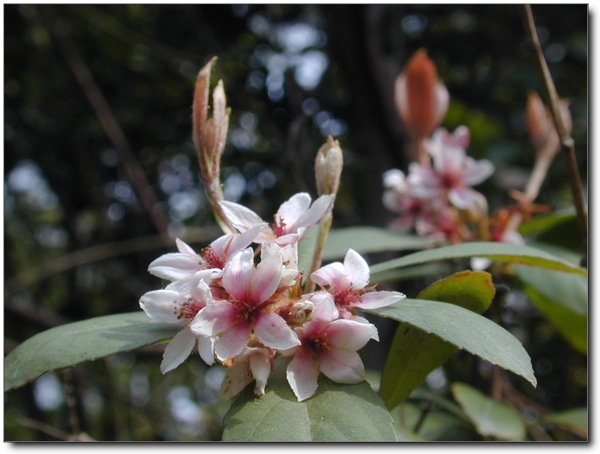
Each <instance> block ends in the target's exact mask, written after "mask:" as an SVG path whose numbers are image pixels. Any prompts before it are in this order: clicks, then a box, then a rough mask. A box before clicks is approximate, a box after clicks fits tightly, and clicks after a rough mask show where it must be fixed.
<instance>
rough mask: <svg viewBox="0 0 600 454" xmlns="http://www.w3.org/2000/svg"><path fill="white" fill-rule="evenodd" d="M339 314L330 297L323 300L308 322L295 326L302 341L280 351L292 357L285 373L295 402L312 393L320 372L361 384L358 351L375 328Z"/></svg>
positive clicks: (332, 377)
mask: <svg viewBox="0 0 600 454" xmlns="http://www.w3.org/2000/svg"><path fill="white" fill-rule="evenodd" d="M338 317H339V312H338V310H337V309H336V307H335V304H334V302H333V301H332V300H331V298H326V299H324V300H323V301H322V302H321V303H320V304H318V305H317V306H316V307H315V309H314V310H313V312H312V315H311V319H310V321H308V322H307V323H305V324H304V325H303V326H301V327H299V328H296V332H297V333H298V336H299V338H300V341H301V342H302V344H301V345H300V346H298V347H294V348H292V349H290V350H287V351H285V352H283V354H284V355H286V356H293V359H292V360H291V361H290V363H289V364H288V367H287V370H286V375H287V380H288V382H289V384H290V386H291V388H292V390H293V391H294V394H295V395H296V397H297V398H298V401H303V400H306V399H308V398H309V397H311V396H312V395H313V394H314V393H315V391H316V390H317V387H318V384H317V379H318V376H319V372H322V373H323V374H324V375H325V376H326V377H328V378H330V379H331V380H333V381H335V382H337V383H347V384H348V383H360V382H361V381H363V380H364V378H365V368H364V365H363V363H362V361H361V359H360V356H359V355H358V353H357V350H359V349H360V348H362V347H363V346H364V345H365V344H366V343H367V342H368V341H369V340H370V339H371V338H372V337H373V336H374V335H375V336H376V332H377V329H376V328H375V326H373V325H371V324H369V323H365V322H363V321H358V320H347V319H340V318H338Z"/></svg>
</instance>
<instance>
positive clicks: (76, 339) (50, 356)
mask: <svg viewBox="0 0 600 454" xmlns="http://www.w3.org/2000/svg"><path fill="white" fill-rule="evenodd" d="M178 329H179V328H178V327H177V326H175V325H172V324H167V323H152V322H150V319H149V318H148V316H147V315H146V314H145V313H144V312H142V311H139V312H131V313H126V314H116V315H107V316H104V317H96V318H91V319H88V320H83V321H80V322H74V323H69V324H67V325H62V326H57V327H56V328H51V329H49V330H47V331H43V332H41V333H39V334H36V335H35V336H33V337H31V338H29V339H27V340H26V341H25V342H23V343H22V344H20V345H18V346H17V347H16V348H15V349H14V350H13V351H11V352H10V353H9V354H8V355H7V356H6V358H5V359H4V391H8V390H10V389H14V388H18V387H19V386H22V385H24V384H26V383H27V382H30V381H32V380H35V379H36V378H37V377H39V376H40V375H42V374H43V373H45V372H48V371H51V370H55V369H62V368H65V367H70V366H74V365H76V364H79V363H81V362H83V361H88V360H95V359H98V358H103V357H105V356H108V355H112V354H115V353H119V352H125V351H130V350H134V349H136V348H139V347H144V346H146V345H152V344H155V343H156V342H159V341H163V340H165V339H169V338H171V337H173V335H174V334H175V333H176V332H177V330H178Z"/></svg>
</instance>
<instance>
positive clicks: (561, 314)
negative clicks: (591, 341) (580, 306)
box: [525, 287, 588, 355]
mask: <svg viewBox="0 0 600 454" xmlns="http://www.w3.org/2000/svg"><path fill="white" fill-rule="evenodd" d="M525 293H526V294H527V296H528V297H529V299H530V301H531V303H532V304H533V305H534V306H535V307H536V308H537V310H539V311H540V312H541V313H542V314H543V315H544V317H545V318H546V320H548V322H550V324H551V325H552V326H554V328H555V329H556V331H557V332H558V333H559V334H560V335H561V336H562V337H563V338H565V339H566V341H567V342H569V344H571V346H572V347H573V348H575V349H576V350H577V351H579V352H580V353H583V354H584V355H585V354H587V351H588V348H587V345H588V319H587V316H585V315H581V314H579V313H577V312H575V311H573V310H571V309H570V308H568V307H565V306H564V305H563V304H559V303H556V302H554V301H553V300H551V299H549V298H548V297H546V295H544V294H542V293H541V292H539V291H538V290H536V289H535V288H533V287H525Z"/></svg>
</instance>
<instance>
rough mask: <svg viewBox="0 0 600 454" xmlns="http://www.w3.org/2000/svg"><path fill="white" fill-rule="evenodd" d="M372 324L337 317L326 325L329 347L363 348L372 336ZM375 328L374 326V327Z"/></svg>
mask: <svg viewBox="0 0 600 454" xmlns="http://www.w3.org/2000/svg"><path fill="white" fill-rule="evenodd" d="M374 328H375V326H374V325H371V324H370V323H369V324H366V323H364V322H362V321H360V322H359V321H354V320H348V319H338V320H335V321H333V322H331V324H330V325H329V326H328V327H327V329H326V333H327V339H328V342H329V345H330V347H332V348H333V349H334V350H335V349H344V350H358V349H360V348H363V347H364V346H365V345H366V343H367V342H369V340H370V339H371V337H372V336H373V329H374ZM375 329H376V328H375Z"/></svg>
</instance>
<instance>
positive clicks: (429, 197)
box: [383, 126, 494, 243]
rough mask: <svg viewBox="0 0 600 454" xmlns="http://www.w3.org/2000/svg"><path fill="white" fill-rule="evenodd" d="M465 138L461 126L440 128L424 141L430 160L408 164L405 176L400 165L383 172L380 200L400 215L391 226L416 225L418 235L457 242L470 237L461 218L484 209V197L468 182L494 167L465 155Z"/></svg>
mask: <svg viewBox="0 0 600 454" xmlns="http://www.w3.org/2000/svg"><path fill="white" fill-rule="evenodd" d="M469 141H470V134H469V130H468V129H467V128H466V127H465V126H460V127H458V128H457V129H456V130H455V131H454V132H453V133H450V132H448V131H447V130H445V129H443V128H438V129H437V130H436V131H435V132H434V133H433V135H432V136H431V138H429V139H426V140H424V141H423V146H424V149H425V151H426V152H427V155H428V156H429V158H430V162H427V163H425V164H420V163H417V162H413V163H411V164H410V166H409V172H408V175H406V174H404V172H402V171H401V170H398V169H391V170H388V171H387V172H385V173H384V175H383V184H384V187H385V191H384V195H383V203H384V205H385V206H386V208H388V209H389V210H390V211H392V212H394V213H396V214H398V215H400V216H399V217H398V218H397V219H396V220H395V221H394V222H393V223H392V226H393V227H394V228H396V229H398V230H401V231H408V230H411V229H413V228H414V229H415V230H416V232H417V233H418V234H419V235H423V236H432V237H434V238H435V239H439V240H446V241H451V242H455V243H456V242H461V241H467V240H470V239H472V232H471V231H469V230H468V229H466V228H465V222H464V221H465V219H467V218H468V216H470V217H471V218H473V217H481V216H482V215H484V214H485V213H486V212H487V202H486V200H485V197H484V196H483V195H482V194H481V193H479V192H477V191H475V190H474V189H472V186H474V185H477V184H479V183H482V182H483V181H484V180H485V179H487V178H488V177H489V176H490V175H491V174H492V173H493V172H494V166H493V164H492V163H491V162H490V161H488V160H480V161H476V160H474V159H473V158H472V157H470V156H468V155H467V153H466V148H467V146H468V144H469Z"/></svg>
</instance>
